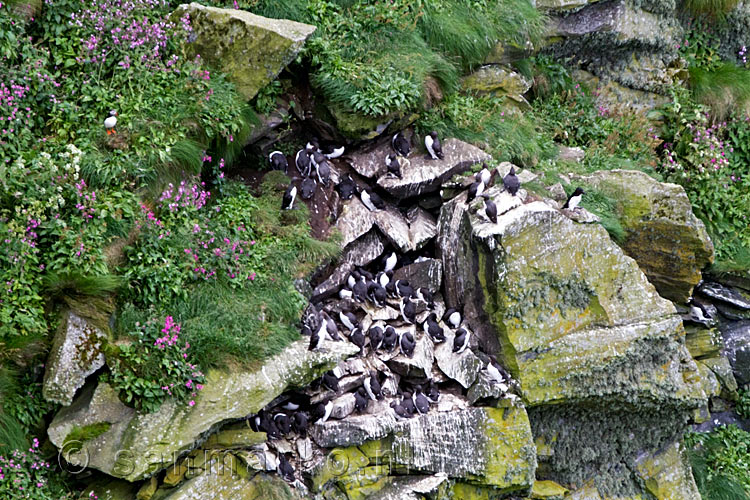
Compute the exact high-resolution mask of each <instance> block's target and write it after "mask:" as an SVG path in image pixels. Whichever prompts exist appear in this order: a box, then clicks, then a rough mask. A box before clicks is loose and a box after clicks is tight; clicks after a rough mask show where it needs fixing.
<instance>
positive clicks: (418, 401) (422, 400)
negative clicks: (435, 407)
mask: <svg viewBox="0 0 750 500" xmlns="http://www.w3.org/2000/svg"><path fill="white" fill-rule="evenodd" d="M412 400H413V401H414V407H415V408H416V409H417V411H418V412H419V413H420V414H422V415H424V414H425V413H427V412H428V411H430V400H429V399H427V396H425V395H424V393H423V392H422V386H421V385H418V386H417V387H416V388H415V390H414V395H413V396H412Z"/></svg>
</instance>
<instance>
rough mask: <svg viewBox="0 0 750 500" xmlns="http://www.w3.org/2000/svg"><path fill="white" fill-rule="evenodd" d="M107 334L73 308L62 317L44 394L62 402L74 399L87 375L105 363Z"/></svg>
mask: <svg viewBox="0 0 750 500" xmlns="http://www.w3.org/2000/svg"><path fill="white" fill-rule="evenodd" d="M106 341H107V334H106V333H105V332H103V331H102V330H101V329H100V328H98V327H97V326H96V325H94V324H93V323H92V322H91V321H89V320H87V319H86V318H84V317H82V316H79V315H78V314H77V313H76V312H75V311H73V310H71V309H67V310H65V312H64V313H63V314H62V316H61V318H60V327H59V328H58V330H57V333H55V338H54V339H53V340H52V347H51V349H50V352H49V357H48V358H47V365H46V367H45V368H46V370H45V372H44V384H43V386H42V395H43V396H44V399H46V400H47V401H53V402H55V403H59V404H61V405H63V406H68V405H69V404H70V403H72V402H73V397H74V396H75V394H76V391H77V390H78V389H80V388H81V387H83V384H84V383H85V382H86V377H88V376H89V375H91V374H92V373H94V372H95V371H96V370H98V369H99V368H101V367H102V366H104V353H103V352H102V347H103V346H104V344H105V343H106Z"/></svg>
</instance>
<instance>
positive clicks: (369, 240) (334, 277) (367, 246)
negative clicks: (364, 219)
mask: <svg viewBox="0 0 750 500" xmlns="http://www.w3.org/2000/svg"><path fill="white" fill-rule="evenodd" d="M384 249H385V246H384V245H383V241H382V238H381V237H380V235H378V233H377V231H374V230H373V231H370V232H368V233H367V234H365V235H364V236H362V237H360V238H359V239H357V240H356V241H354V242H352V243H350V244H349V245H347V247H346V248H344V251H343V253H342V255H341V258H340V259H339V260H338V262H337V263H336V267H335V268H334V270H333V271H332V272H331V274H330V276H328V277H327V278H326V279H325V281H323V282H322V283H321V284H319V285H318V286H316V287H315V290H313V294H312V300H313V301H317V300H320V299H324V298H327V297H330V296H331V295H334V294H335V293H336V292H338V290H339V288H341V286H342V285H343V284H344V283H346V279H347V277H348V276H349V274H350V273H351V272H352V271H353V270H354V268H355V267H356V266H366V265H367V264H369V263H370V262H372V261H374V260H375V259H377V258H378V257H380V255H381V254H382V253H383V250H384Z"/></svg>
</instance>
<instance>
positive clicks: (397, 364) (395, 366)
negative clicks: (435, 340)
mask: <svg viewBox="0 0 750 500" xmlns="http://www.w3.org/2000/svg"><path fill="white" fill-rule="evenodd" d="M414 331H415V329H414V328H412V334H414ZM414 338H415V340H416V342H417V345H416V346H415V347H414V355H413V356H412V357H411V358H407V357H406V356H404V355H403V354H399V355H398V356H396V357H395V358H393V359H390V360H389V361H388V362H387V363H386V364H387V365H388V367H389V368H390V369H391V370H393V371H394V372H396V373H398V374H399V375H401V376H403V377H417V378H424V377H427V376H429V374H430V373H431V372H432V363H433V361H434V360H435V356H434V354H433V351H432V342H431V341H430V340H429V339H427V336H426V335H424V334H423V333H419V334H416V335H414Z"/></svg>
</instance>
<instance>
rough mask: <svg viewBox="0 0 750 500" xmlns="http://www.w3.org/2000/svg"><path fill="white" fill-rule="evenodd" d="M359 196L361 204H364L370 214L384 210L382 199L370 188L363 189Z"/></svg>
mask: <svg viewBox="0 0 750 500" xmlns="http://www.w3.org/2000/svg"><path fill="white" fill-rule="evenodd" d="M359 196H360V198H362V203H364V205H365V206H366V207H367V209H368V210H369V211H370V212H375V211H377V210H381V209H383V208H385V202H384V201H383V199H382V198H381V197H380V196H379V195H378V194H377V193H375V192H373V190H372V189H370V188H365V189H363V190H362V191H361V192H360V194H359Z"/></svg>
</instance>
